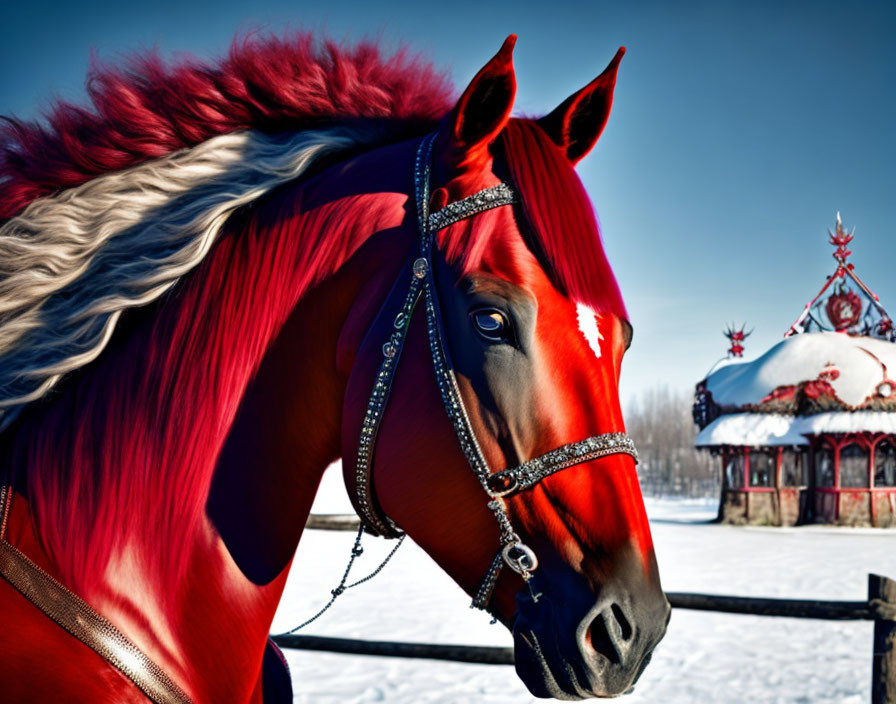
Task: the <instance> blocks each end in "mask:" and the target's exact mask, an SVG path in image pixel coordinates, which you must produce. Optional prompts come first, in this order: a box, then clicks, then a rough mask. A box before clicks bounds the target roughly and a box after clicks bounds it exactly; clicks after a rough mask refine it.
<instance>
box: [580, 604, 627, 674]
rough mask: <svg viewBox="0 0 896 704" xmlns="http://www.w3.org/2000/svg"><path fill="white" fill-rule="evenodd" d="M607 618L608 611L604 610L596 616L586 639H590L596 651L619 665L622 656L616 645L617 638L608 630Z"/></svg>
mask: <svg viewBox="0 0 896 704" xmlns="http://www.w3.org/2000/svg"><path fill="white" fill-rule="evenodd" d="M606 619H607V612H606V611H602V612H601V613H599V614H598V615H597V616H596V617H595V619H594V620H593V621H592V622H591V625H590V626H589V627H588V634H587V636H586V640H588V641H589V644H590V645H591V647H592V648H593V649H594V651H595V652H597V653H599V654H601V655H603V656H604V657H605V658H606V659H607V660H609V661H610V662H611V663H613V664H614V665H618V664H620V663H621V662H622V658H621V656H620V654H619V650H618V648H617V647H616V641H615V639H614V638H613V637H612V636H611V635H610V632H609V630H607V621H606Z"/></svg>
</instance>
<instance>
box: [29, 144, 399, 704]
mask: <svg viewBox="0 0 896 704" xmlns="http://www.w3.org/2000/svg"><path fill="white" fill-rule="evenodd" d="M411 163H412V145H410V144H403V145H393V146H391V147H386V148H383V149H380V150H378V151H377V152H374V153H371V154H368V155H364V156H361V157H358V158H356V159H355V160H353V161H352V162H350V163H347V164H343V165H340V166H338V167H332V168H331V169H329V170H327V171H325V172H323V173H322V174H320V175H319V176H317V177H315V178H313V179H311V180H309V181H307V182H304V183H302V184H300V185H298V186H294V187H291V188H287V189H284V190H283V191H281V192H279V193H278V194H276V195H275V196H274V197H272V198H270V199H268V200H267V202H265V203H264V204H261V205H259V206H257V207H256V208H253V209H249V210H247V211H245V212H243V213H242V214H241V215H240V216H238V217H235V218H232V219H231V221H230V222H229V224H228V226H227V228H226V231H225V232H224V233H223V234H222V237H221V239H220V240H219V242H218V243H217V244H216V246H215V248H214V249H213V250H212V252H211V253H210V254H209V255H208V257H207V259H206V260H205V261H204V262H203V263H202V265H201V266H200V267H199V269H198V270H197V271H195V272H194V273H192V274H191V275H190V276H189V277H187V278H186V279H185V280H184V281H182V282H180V284H179V285H178V288H177V290H176V291H175V292H174V293H173V295H171V296H170V297H168V298H166V299H165V300H164V301H162V302H161V303H160V304H158V305H156V306H153V307H152V308H151V309H149V310H144V311H138V312H137V313H136V314H135V315H133V316H132V317H131V320H130V321H129V322H128V324H127V326H126V327H127V328H129V329H127V330H122V331H120V334H118V335H117V336H116V337H115V338H114V339H113V341H112V343H110V346H109V348H108V349H107V350H106V351H105V352H104V354H103V355H102V356H101V357H100V359H99V360H97V362H96V363H94V364H93V365H92V366H91V367H89V368H87V369H85V370H83V371H82V372H81V373H80V374H79V375H78V379H77V383H70V384H68V385H67V386H66V387H65V388H63V389H61V390H60V393H59V394H58V395H57V397H56V398H55V399H54V400H53V402H52V403H50V404H45V405H42V406H41V407H40V408H39V409H36V410H34V411H33V412H30V413H28V414H26V416H25V417H24V418H23V419H22V422H21V423H20V424H19V426H18V432H17V433H16V436H15V438H14V441H13V445H14V447H13V450H12V456H13V461H14V462H15V463H16V464H18V465H20V466H21V467H22V468H24V470H25V471H24V477H25V482H26V483H27V492H28V495H29V496H28V498H29V503H30V504H31V506H32V510H33V513H34V516H35V519H36V525H37V528H38V531H39V534H40V539H41V541H42V543H43V544H44V546H45V548H46V552H47V554H48V558H49V562H51V563H52V564H53V565H54V567H55V570H54V571H55V572H56V573H57V574H58V575H59V576H60V578H61V579H62V580H63V582H64V583H65V584H66V585H67V586H69V587H70V588H71V589H72V590H73V591H75V592H76V593H78V594H79V595H80V596H82V597H83V598H84V599H85V600H86V601H88V603H90V604H91V605H92V606H93V607H94V608H96V609H97V610H99V611H100V612H101V613H103V614H104V615H105V616H107V617H108V618H110V619H111V620H112V621H113V622H114V623H116V624H118V625H119V626H120V627H121V628H122V629H123V630H124V631H125V632H126V633H127V634H128V635H129V636H131V637H132V638H133V639H134V640H135V642H137V644H138V645H139V646H141V647H144V648H145V649H146V650H147V652H148V653H149V654H150V656H151V657H153V656H154V657H155V658H156V659H157V661H159V663H160V664H161V665H162V666H163V668H164V667H165V666H166V665H167V666H169V667H171V668H172V671H173V672H174V673H177V672H180V673H181V675H182V676H183V678H184V679H185V680H186V681H190V682H193V683H194V686H195V687H196V688H211V689H210V690H208V691H207V692H205V694H207V695H208V696H205V697H204V698H207V699H209V700H211V701H223V700H230V699H234V700H236V699H238V697H236V698H235V697H234V692H238V691H243V690H245V691H246V692H247V693H248V692H249V691H250V690H251V687H252V686H254V684H253V680H252V678H253V677H257V669H253V668H252V667H247V666H246V665H247V664H249V663H247V661H246V657H247V653H250V654H251V655H250V656H249V657H252V658H256V657H257V660H252V662H254V663H256V664H257V663H260V659H261V652H262V650H263V648H264V643H265V640H266V635H267V633H268V629H269V627H270V623H271V620H272V618H273V613H274V610H275V608H276V605H277V602H278V601H279V597H280V594H281V592H282V588H283V584H284V582H285V578H286V573H287V569H286V568H287V567H288V565H289V562H290V559H291V555H292V553H293V552H294V550H295V547H296V545H297V543H298V539H299V537H300V535H301V531H302V528H303V526H304V523H305V520H306V518H307V515H308V512H309V510H310V506H311V502H312V500H313V496H314V493H315V492H316V488H317V485H318V483H319V480H320V477H321V475H322V473H323V470H324V469H325V467H326V466H327V464H329V463H330V462H331V461H332V460H333V459H335V458H337V457H338V455H339V446H340V443H339V432H340V419H341V411H342V396H343V392H344V387H345V373H344V370H341V369H340V365H339V363H338V360H337V358H338V356H339V355H341V356H342V357H343V358H346V357H347V358H348V359H349V362H348V364H350V358H351V356H352V354H353V351H352V347H353V346H355V345H359V344H360V339H359V337H358V335H359V333H358V331H359V330H361V329H363V328H364V325H365V324H367V323H365V318H366V317H369V318H370V319H372V318H373V316H374V315H375V313H376V309H377V306H376V305H373V304H372V302H375V301H376V300H380V301H381V300H382V297H380V296H381V293H380V291H381V289H383V287H386V289H387V288H388V286H390V285H391V284H392V282H393V280H394V275H397V269H398V267H399V266H400V265H401V264H402V262H403V258H404V255H405V254H406V253H407V251H409V247H410V242H411V238H412V236H413V235H412V232H411V230H410V229H409V228H407V227H405V225H404V221H405V219H406V211H405V205H406V201H407V194H408V192H409V188H410V184H411V178H410V173H411ZM410 220H411V221H412V220H413V218H411V219H410ZM393 269H394V270H395V271H393ZM384 295H385V294H382V296H384ZM350 318H351V319H352V320H353V321H354V323H353V325H352V326H349V330H348V331H346V330H345V329H344V328H345V327H346V321H347V320H348V319H350ZM367 322H368V323H369V321H367ZM346 338H347V339H348V342H346ZM343 363H345V362H343ZM73 497H76V498H75V500H73ZM209 642H214V643H217V644H222V645H221V647H220V648H218V647H216V648H215V649H209V648H208V643H209ZM226 644H231V645H226ZM187 668H189V669H188V670H187ZM247 688H248V689H247ZM212 690H213V691H212ZM247 696H248V694H247Z"/></svg>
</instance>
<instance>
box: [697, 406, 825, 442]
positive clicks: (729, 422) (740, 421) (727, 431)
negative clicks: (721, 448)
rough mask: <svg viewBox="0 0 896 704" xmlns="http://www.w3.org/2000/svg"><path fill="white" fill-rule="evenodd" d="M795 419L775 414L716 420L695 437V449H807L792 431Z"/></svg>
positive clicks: (800, 437) (731, 416) (749, 414)
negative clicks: (794, 446) (760, 446)
mask: <svg viewBox="0 0 896 704" xmlns="http://www.w3.org/2000/svg"><path fill="white" fill-rule="evenodd" d="M794 420H795V419H794V417H793V416H782V415H778V414H777V413H734V414H731V415H727V416H721V417H719V418H716V419H715V420H714V421H713V422H712V423H710V424H709V425H707V426H706V427H705V428H704V429H703V430H701V431H700V434H699V435H697V440H696V442H695V444H696V445H697V447H712V446H715V445H747V446H748V447H755V446H757V445H808V444H809V441H808V440H806V438H804V437H803V436H802V435H800V434H799V432H795V431H794Z"/></svg>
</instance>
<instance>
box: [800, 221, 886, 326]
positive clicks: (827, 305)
mask: <svg viewBox="0 0 896 704" xmlns="http://www.w3.org/2000/svg"><path fill="white" fill-rule="evenodd" d="M828 235H829V236H830V238H829V242H830V244H832V245H833V246H834V247H836V249H835V250H834V259H835V260H836V262H837V269H836V270H835V271H834V273H833V274H831V275H830V276H828V277H827V280H826V281H825V284H824V286H822V287H821V291H819V292H818V294H817V295H816V296H815V298H813V299H812V300H811V301H809V302H808V303H807V304H806V306H805V308H803V312H802V313H800V315H799V317H798V318H797V319H796V320H795V321H794V322H793V325H791V326H790V329H789V330H788V331H787V332H786V333H785V334H784V336H785V337H788V336H790V335H796V334H799V333H803V332H820V331H825V330H831V331H836V332H843V333H847V334H850V335H867V336H871V337H877V338H882V339H885V340H890V341H891V342H896V329H894V325H893V320H892V318H890V316H889V315H888V313H887V311H886V310H885V309H884V307H883V305H881V302H880V299H879V298H878V297H877V294H875V293H874V292H873V291H872V290H871V289H870V288H868V286H867V285H866V284H865V282H864V281H862V279H861V278H859V275H858V274H857V273H856V272H855V266H854V265H853V263H852V262H848V261H846V260H847V259H848V258H849V255H851V254H852V252H851V251H850V250H849V249H847V247H848V245H849V243H850V242H852V240H853V237H854V236H855V228H853V229H852V231H851V232H847V231H846V229H845V228H844V227H843V221H842V220H841V219H840V213H839V211H838V212H837V227H836V232H831V231H830V230H828Z"/></svg>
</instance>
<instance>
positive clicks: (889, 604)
mask: <svg viewBox="0 0 896 704" xmlns="http://www.w3.org/2000/svg"><path fill="white" fill-rule="evenodd" d="M358 525H359V524H358V519H357V518H356V517H355V516H346V515H338V516H337V515H333V516H326V515H312V516H311V517H310V518H309V519H308V523H307V527H308V528H312V529H317V530H351V531H356V530H358ZM666 597H667V598H668V599H669V603H670V604H671V605H672V607H673V608H676V609H694V610H697V611H719V612H722V613H729V614H750V615H753V616H777V617H784V618H809V619H823V620H832V621H873V622H874V643H873V648H872V658H871V704H896V581H894V580H892V579H888V578H887V577H882V576H880V575H876V574H871V575H868V599H867V601H818V600H814V599H763V598H756V597H740V596H721V595H717V594H692V593H688V592H667V593H666ZM274 641H275V642H276V643H277V644H278V645H279V646H280V647H282V648H299V649H303V650H325V651H329V652H334V653H349V654H354V655H384V656H391V657H403V658H428V659H432V660H451V661H454V662H468V663H481V664H486V665H512V664H513V648H498V647H486V646H471V645H440V644H433V643H400V642H396V641H370V640H354V639H351V638H328V637H324V636H308V635H285V636H275V637H274Z"/></svg>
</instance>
